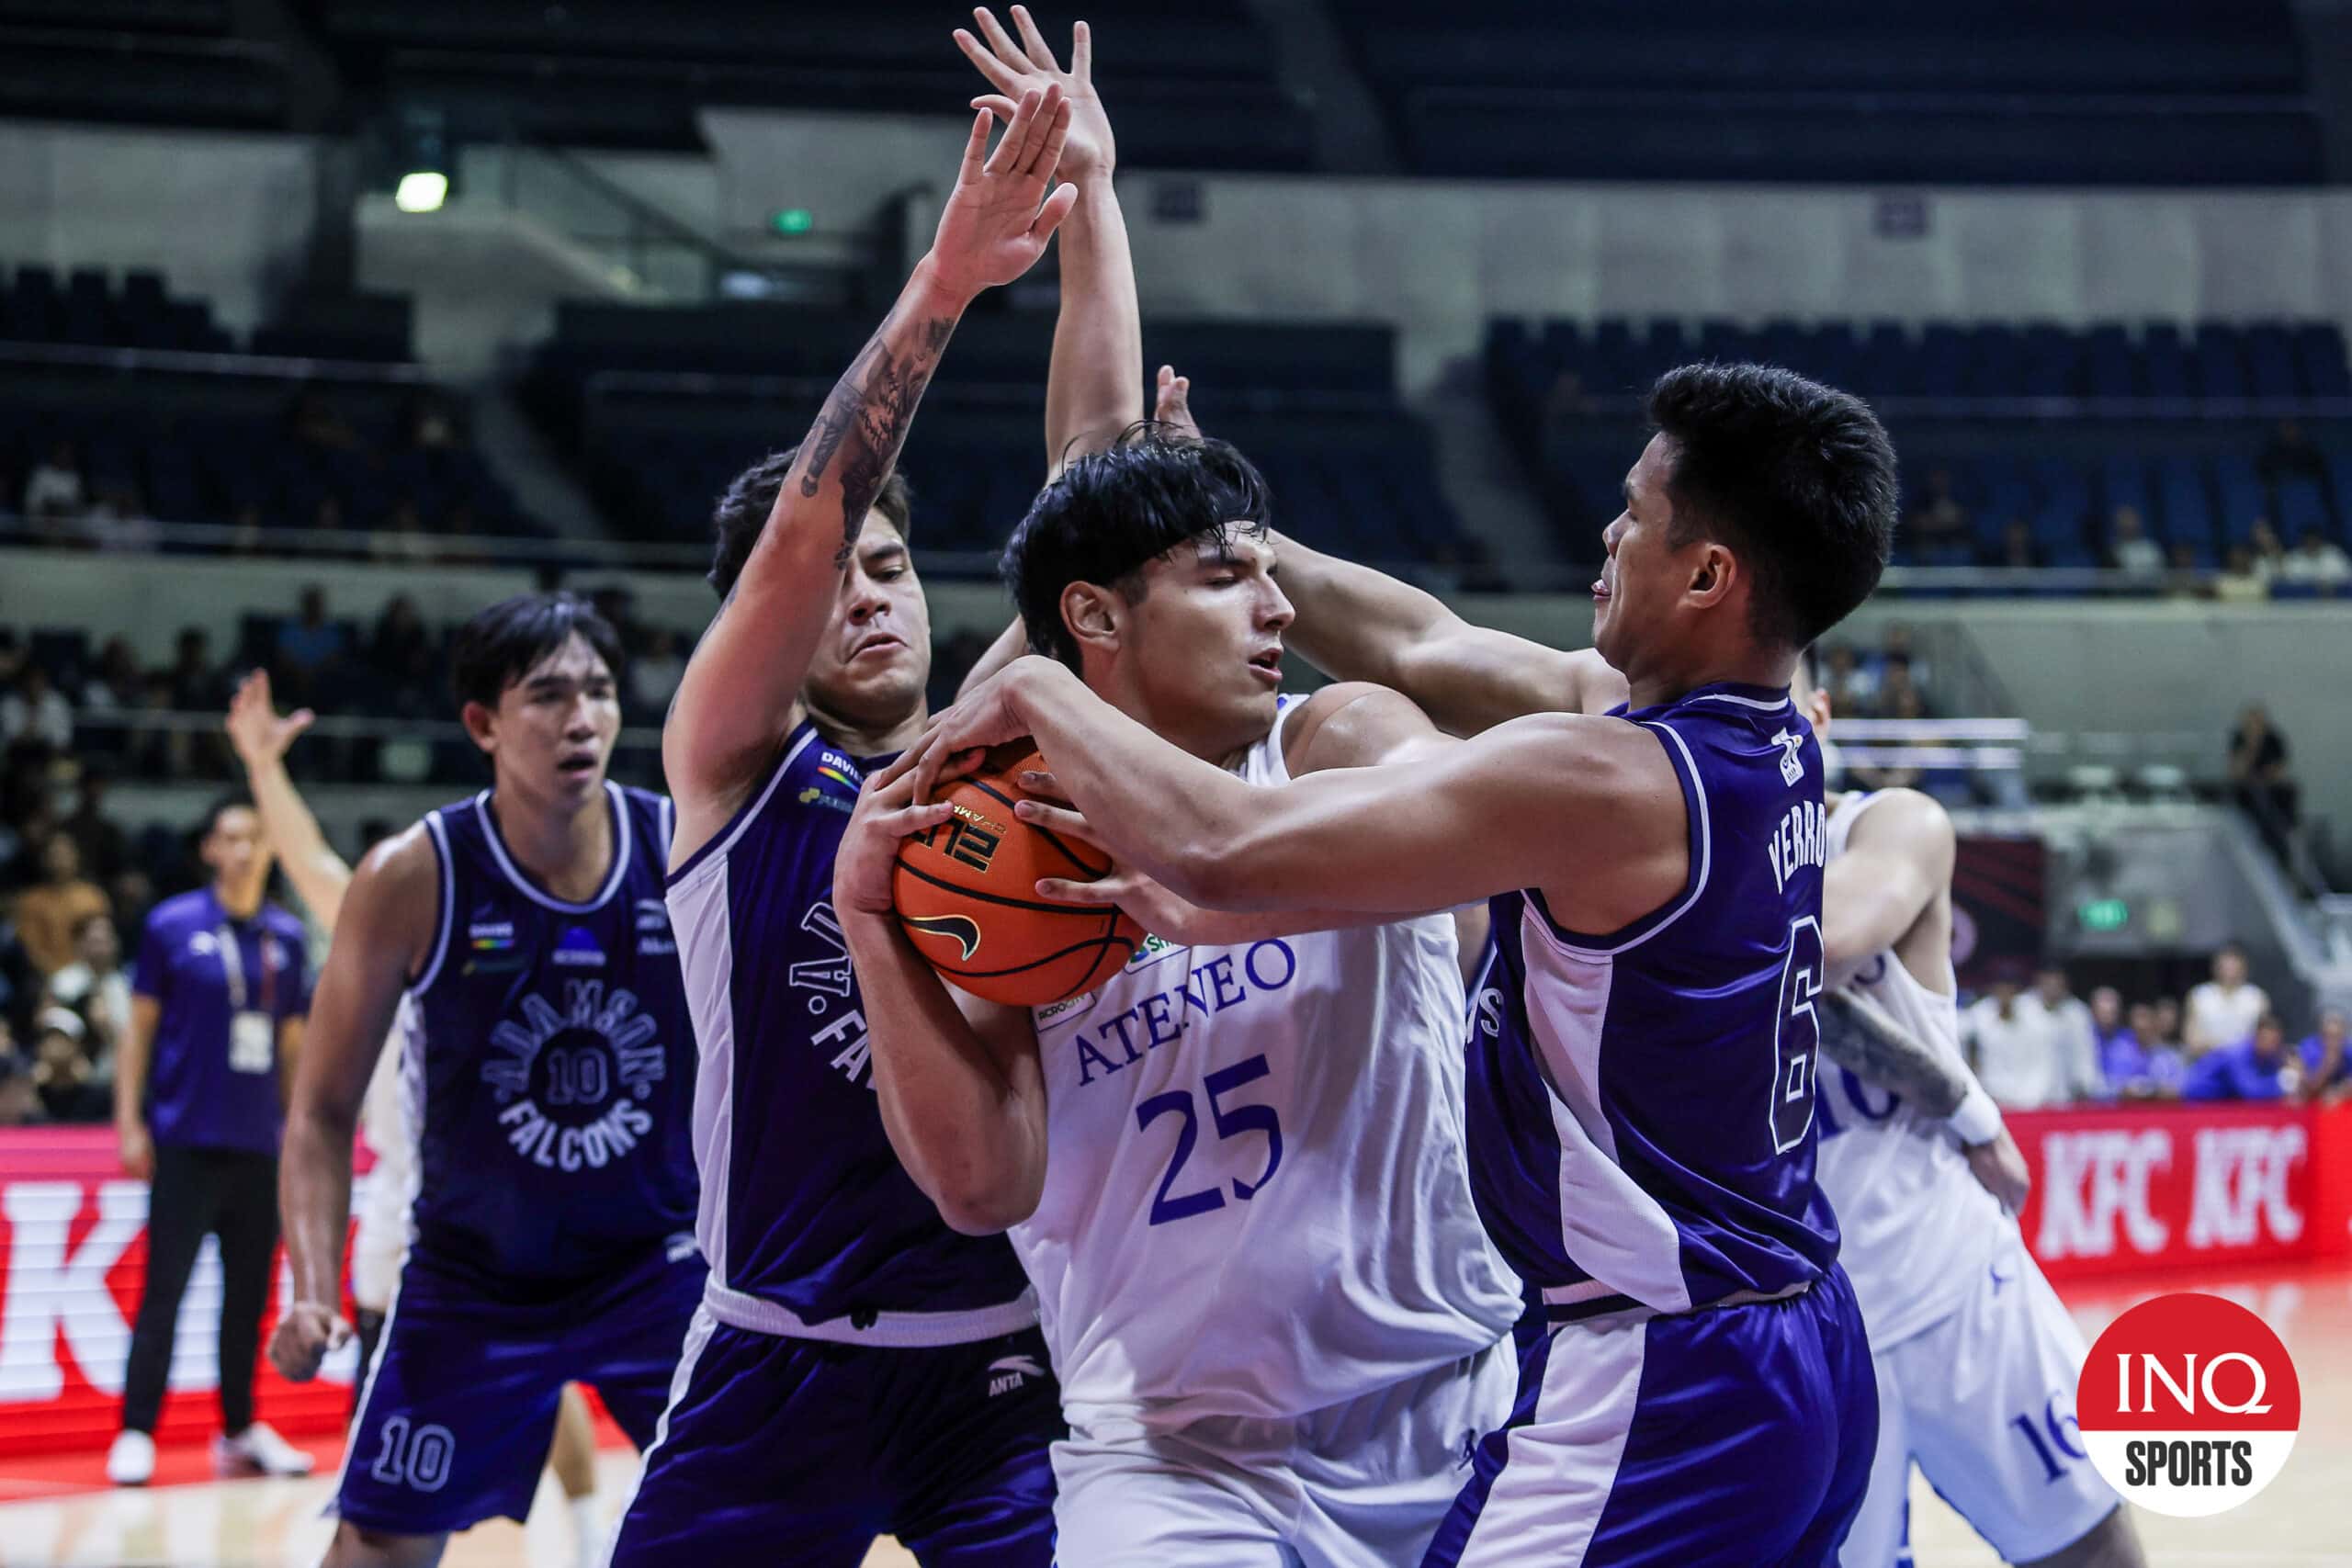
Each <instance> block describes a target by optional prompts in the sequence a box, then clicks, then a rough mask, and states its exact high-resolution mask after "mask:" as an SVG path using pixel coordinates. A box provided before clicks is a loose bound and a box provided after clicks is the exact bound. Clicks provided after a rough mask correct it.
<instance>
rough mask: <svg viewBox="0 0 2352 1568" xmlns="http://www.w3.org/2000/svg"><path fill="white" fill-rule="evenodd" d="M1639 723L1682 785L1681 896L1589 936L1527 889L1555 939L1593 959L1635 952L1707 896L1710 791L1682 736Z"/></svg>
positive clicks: (1536, 891)
mask: <svg viewBox="0 0 2352 1568" xmlns="http://www.w3.org/2000/svg"><path fill="white" fill-rule="evenodd" d="M1636 722H1638V723H1640V724H1641V727H1642V728H1644V729H1647V730H1651V731H1653V732H1655V733H1656V734H1657V735H1658V736H1659V737H1660V738H1661V739H1660V740H1659V745H1661V746H1662V747H1664V748H1665V750H1666V760H1667V762H1668V765H1669V766H1671V767H1672V768H1673V769H1674V782H1675V783H1677V784H1680V785H1681V786H1682V819H1683V830H1684V832H1685V834H1686V835H1687V836H1688V839H1689V849H1688V853H1689V856H1690V861H1689V869H1688V870H1686V871H1685V872H1684V874H1683V879H1682V896H1681V897H1679V898H1677V899H1675V900H1674V901H1672V902H1671V903H1668V904H1662V905H1660V906H1659V907H1658V908H1656V909H1653V910H1652V911H1650V912H1649V913H1648V914H1646V915H1644V916H1643V917H1642V918H1641V919H1638V920H1635V921H1634V922H1632V923H1631V924H1630V925H1624V926H1620V927H1619V928H1618V929H1617V930H1615V931H1611V932H1610V933H1609V934H1608V935H1607V936H1587V935H1584V934H1582V933H1580V932H1577V931H1570V930H1568V928H1567V927H1566V926H1564V925H1562V924H1560V922H1559V921H1557V920H1555V919H1553V918H1552V910H1551V908H1550V907H1549V906H1548V905H1546V904H1545V903H1544V890H1543V889H1542V888H1540V887H1531V888H1529V889H1528V890H1527V898H1528V902H1530V903H1531V904H1532V905H1534V906H1535V912H1536V913H1537V914H1539V915H1541V916H1543V917H1544V926H1545V927H1546V928H1547V929H1549V930H1550V931H1551V933H1552V935H1553V937H1554V938H1555V940H1557V941H1558V942H1560V944H1561V945H1562V946H1564V947H1568V948H1573V949H1575V950H1576V951H1577V953H1589V954H1591V955H1592V956H1594V957H1608V956H1613V955H1614V954H1616V953H1623V952H1624V951H1626V950H1627V949H1628V948H1632V947H1637V946H1639V945H1640V944H1641V943H1643V942H1647V941H1648V940H1649V939H1650V938H1652V937H1654V936H1656V935H1657V933H1658V932H1660V931H1664V930H1665V929H1666V928H1667V927H1668V926H1670V925H1672V924H1673V923H1674V922H1675V921H1676V920H1678V919H1681V918H1682V915H1683V913H1684V912H1685V911H1686V910H1688V909H1689V908H1691V905H1693V904H1696V903H1697V902H1698V901H1699V897H1700V895H1701V894H1702V893H1704V892H1706V890H1707V873H1708V872H1709V870H1711V869H1712V863H1713V853H1714V834H1713V830H1712V828H1711V826H1710V824H1709V822H1708V819H1707V791H1706V787H1705V786H1704V785H1703V784H1701V783H1700V782H1699V764H1698V763H1697V762H1696V761H1693V760H1692V758H1691V748H1690V747H1689V746H1688V745H1686V744H1685V743H1684V742H1683V739H1682V737H1680V736H1679V735H1677V734H1676V733H1675V732H1674V731H1673V730H1672V729H1671V728H1668V727H1667V726H1665V725H1663V724H1653V723H1650V722H1649V721H1647V720H1638V721H1636Z"/></svg>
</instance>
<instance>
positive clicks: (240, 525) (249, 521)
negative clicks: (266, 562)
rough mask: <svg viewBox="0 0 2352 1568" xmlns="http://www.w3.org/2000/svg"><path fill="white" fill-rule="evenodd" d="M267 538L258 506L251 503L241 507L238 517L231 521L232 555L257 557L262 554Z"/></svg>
mask: <svg viewBox="0 0 2352 1568" xmlns="http://www.w3.org/2000/svg"><path fill="white" fill-rule="evenodd" d="M266 538H267V536H266V535H265V534H264V532H263V531H262V523H261V508H260V507H258V506H254V505H252V504H250V503H248V504H247V505H244V506H241V507H239V508H238V509H237V514H236V516H234V517H232V518H231V519H230V520H229V553H230V554H231V555H239V556H257V555H259V554H261V553H262V548H263V546H264V545H265V543H266Z"/></svg>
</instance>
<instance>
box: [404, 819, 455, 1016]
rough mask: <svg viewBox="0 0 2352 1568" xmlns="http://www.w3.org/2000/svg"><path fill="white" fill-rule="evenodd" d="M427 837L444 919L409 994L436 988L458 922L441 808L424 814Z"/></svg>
mask: <svg viewBox="0 0 2352 1568" xmlns="http://www.w3.org/2000/svg"><path fill="white" fill-rule="evenodd" d="M424 832H425V837H426V839H428V840H430V841H431V842H432V845H433V860H434V864H435V868H436V869H437V871H438V873H439V875H440V878H441V921H440V924H439V926H438V927H437V928H436V929H435V931H434V935H433V957H432V958H431V959H430V960H429V961H428V962H427V963H426V964H425V965H424V974H422V975H420V976H417V977H416V978H415V979H414V980H413V981H411V982H410V983H409V987H408V989H409V994H410V995H411V996H415V997H421V996H423V995H424V993H425V992H426V991H428V990H431V989H432V988H433V982H434V981H435V980H437V979H439V978H440V977H441V961H442V960H443V959H444V958H445V957H447V955H448V952H449V932H450V931H452V930H453V929H455V928H456V926H457V923H458V873H457V862H456V859H455V857H453V856H452V855H451V854H450V853H449V829H447V827H446V826H444V825H443V824H442V821H441V813H440V811H439V810H438V809H435V810H432V811H428V812H426V813H425V814H424Z"/></svg>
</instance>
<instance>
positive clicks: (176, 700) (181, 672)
mask: <svg viewBox="0 0 2352 1568" xmlns="http://www.w3.org/2000/svg"><path fill="white" fill-rule="evenodd" d="M166 678H167V679H168V680H169V681H170V682H171V697H172V705H173V706H174V707H175V708H177V709H179V710H180V711H181V712H182V713H202V712H204V711H206V710H207V709H210V708H216V707H219V706H220V705H221V704H222V703H224V702H226V701H227V700H228V697H227V691H226V688H227V686H228V682H226V681H224V680H223V679H222V678H221V675H220V671H218V670H215V669H214V668H213V667H212V637H211V634H210V633H209V632H207V631H206V630H205V629H204V628H203V627H202V626H182V627H181V628H180V635H179V639H178V641H177V642H175V644H174V645H173V653H172V667H171V669H170V670H169V671H167V672H166Z"/></svg>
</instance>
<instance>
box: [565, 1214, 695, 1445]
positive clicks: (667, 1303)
mask: <svg viewBox="0 0 2352 1568" xmlns="http://www.w3.org/2000/svg"><path fill="white" fill-rule="evenodd" d="M709 1272H710V1271H709V1269H708V1268H707V1266H706V1265H705V1264H704V1263H703V1260H702V1254H700V1253H698V1252H696V1251H695V1250H694V1248H693V1246H692V1244H691V1243H690V1242H684V1241H681V1242H675V1243H673V1245H672V1246H670V1247H659V1248H656V1249H654V1250H652V1251H650V1252H649V1253H648V1254H647V1255H646V1256H645V1258H643V1259H642V1260H641V1261H640V1262H639V1265H638V1266H637V1267H636V1268H635V1269H631V1270H630V1271H629V1272H628V1275H627V1276H626V1277H624V1278H621V1279H618V1280H614V1281H613V1282H612V1283H611V1284H610V1285H609V1286H607V1287H606V1288H605V1290H603V1291H602V1292H599V1293H598V1295H597V1298H596V1300H595V1302H594V1304H593V1306H591V1307H588V1308H587V1309H585V1310H583V1311H582V1314H581V1321H580V1322H579V1323H578V1324H576V1325H573V1326H572V1327H571V1329H570V1331H569V1332H568V1333H567V1334H566V1335H565V1337H564V1344H563V1355H564V1359H565V1364H566V1365H567V1366H568V1367H569V1368H570V1371H569V1372H568V1373H567V1375H568V1376H569V1377H571V1379H573V1380H574V1381H576V1382H584V1383H593V1384H594V1385H595V1389H596V1394H597V1397H598V1398H600V1399H602V1400H603V1401H604V1402H605V1409H606V1410H609V1411H611V1412H612V1416H613V1419H614V1420H615V1421H616V1422H618V1423H619V1424H620V1428H621V1430H622V1431H624V1432H626V1433H628V1440H629V1441H630V1442H632V1443H635V1444H636V1445H637V1447H638V1450H639V1452H640V1453H641V1452H643V1451H644V1450H646V1449H647V1448H648V1447H650V1445H651V1444H652V1442H653V1439H654V1437H655V1434H656V1433H657V1432H658V1431H659V1430H660V1429H661V1425H662V1411H663V1410H664V1409H665V1408H667V1407H668V1405H669V1404H670V1397H671V1391H672V1385H673V1382H675V1380H676V1377H677V1372H678V1352H679V1348H680V1347H681V1346H683V1345H684V1343H685V1341H686V1335H687V1331H688V1330H689V1329H690V1328H691V1327H692V1326H693V1324H694V1321H695V1309H696V1308H698V1307H699V1306H701V1304H702V1292H703V1284H704V1281H705V1280H707V1278H708V1277H709ZM581 1414H582V1418H583V1420H584V1418H585V1416H586V1414H587V1412H586V1410H585V1409H584V1408H583V1409H582V1412H581ZM590 1438H591V1441H590V1444H589V1447H590V1450H591V1452H590V1463H591V1465H592V1466H593V1464H594V1434H593V1433H592V1434H590ZM592 1484H593V1477H592Z"/></svg>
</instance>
